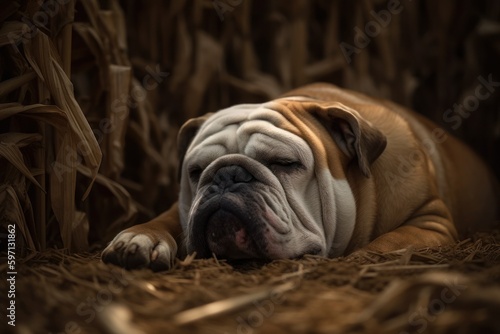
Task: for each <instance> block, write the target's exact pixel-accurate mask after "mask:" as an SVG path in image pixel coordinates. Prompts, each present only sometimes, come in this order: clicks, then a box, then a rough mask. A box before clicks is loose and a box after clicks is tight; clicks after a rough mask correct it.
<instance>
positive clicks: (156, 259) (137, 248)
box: [102, 227, 177, 271]
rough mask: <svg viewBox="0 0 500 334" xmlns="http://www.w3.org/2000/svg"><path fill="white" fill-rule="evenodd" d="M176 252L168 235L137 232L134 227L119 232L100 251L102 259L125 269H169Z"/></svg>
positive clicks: (173, 242)
mask: <svg viewBox="0 0 500 334" xmlns="http://www.w3.org/2000/svg"><path fill="white" fill-rule="evenodd" d="M176 253H177V244H176V243H175V240H174V239H173V238H172V237H171V236H170V235H164V236H161V237H160V236H158V235H155V234H154V233H138V232H135V231H134V227H132V228H129V229H127V230H125V231H123V232H121V233H119V234H118V235H117V236H116V237H115V238H114V239H113V240H112V241H111V242H110V243H109V245H108V247H106V249H104V251H103V252H102V261H103V262H105V263H112V264H116V265H118V266H121V267H124V268H126V269H135V268H150V269H152V270H153V271H161V270H167V269H169V268H170V267H171V266H172V264H173V261H174V259H175V256H176Z"/></svg>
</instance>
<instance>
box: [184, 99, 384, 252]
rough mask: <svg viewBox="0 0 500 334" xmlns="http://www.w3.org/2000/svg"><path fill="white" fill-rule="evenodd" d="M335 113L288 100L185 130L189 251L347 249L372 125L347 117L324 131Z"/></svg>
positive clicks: (242, 108) (236, 110)
mask: <svg viewBox="0 0 500 334" xmlns="http://www.w3.org/2000/svg"><path fill="white" fill-rule="evenodd" d="M311 108H312V109H314V110H315V111H317V112H316V113H315V112H311V110H307V109H311ZM325 110H332V109H331V108H324V107H321V106H319V107H318V105H314V106H313V105H312V104H310V103H309V104H308V103H302V102H299V101H296V100H293V99H282V100H276V101H272V102H269V103H266V104H259V105H237V106H234V107H231V108H228V109H225V110H221V111H219V112H217V113H215V114H212V115H209V116H205V117H203V118H199V119H196V120H192V121H191V122H188V123H187V124H186V125H185V126H184V127H183V129H182V130H181V133H180V135H179V142H180V151H181V155H182V159H181V161H182V165H181V180H180V181H181V192H180V198H179V208H180V216H181V224H182V226H183V229H184V231H185V234H186V242H187V245H186V246H187V250H188V252H193V251H196V252H197V254H198V256H200V257H207V256H210V255H211V254H212V253H214V254H215V255H216V256H218V257H222V258H229V259H240V258H264V259H278V258H294V257H298V256H301V255H304V254H320V255H334V256H335V255H339V254H341V253H342V252H343V251H344V250H345V248H346V246H347V243H348V240H349V238H350V235H351V234H352V231H353V228H354V221H355V217H356V208H355V203H354V197H353V194H352V191H351V189H350V187H349V184H348V182H347V181H346V178H345V170H346V168H347V166H348V164H349V162H350V161H351V160H352V159H353V158H354V157H355V156H357V157H358V159H359V160H360V164H361V160H363V157H359V154H362V153H359V152H358V153H357V152H356V150H358V151H359V149H360V148H359V147H361V146H362V144H361V139H362V138H360V137H359V136H357V135H356V133H355V131H356V130H359V129H361V128H362V127H361V126H359V124H358V127H357V128H356V129H353V124H354V123H352V122H351V123H352V124H351V123H350V122H349V120H344V119H343V118H339V117H336V119H337V123H335V122H334V123H335V124H337V125H338V126H334V127H330V126H324V125H321V124H320V121H321V120H325V119H328V120H329V124H330V125H331V124H332V123H331V122H330V121H331V120H332V119H334V118H335V117H330V116H328V115H326V114H324V113H323V116H318V115H322V111H323V112H324V111H325ZM335 110H341V109H339V108H337V109H335ZM318 111H319V112H318ZM344 113H346V111H342V112H341V113H340V114H344ZM312 114H316V116H312ZM336 114H339V113H338V112H337V113H336ZM349 114H350V115H352V113H351V112H349ZM353 119H354V120H355V118H353ZM346 124H347V125H346ZM354 127H356V124H354ZM331 129H334V130H331ZM351 130H354V131H351ZM332 131H333V132H332ZM362 132H363V131H362ZM335 133H336V134H339V135H338V136H337V135H335ZM336 136H337V137H338V140H334V139H335V137H336ZM384 145H385V143H384ZM362 149H364V148H362ZM382 150H383V148H382ZM379 154H380V153H379ZM365 158H366V157H365ZM368 163H371V161H369V162H368ZM361 169H362V168H361ZM367 173H369V171H367Z"/></svg>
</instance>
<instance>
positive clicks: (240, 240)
mask: <svg viewBox="0 0 500 334" xmlns="http://www.w3.org/2000/svg"><path fill="white" fill-rule="evenodd" d="M234 237H235V238H234V239H235V240H234V241H235V243H236V246H238V247H239V248H240V249H241V248H244V247H245V244H246V243H247V233H246V232H245V229H244V228H240V229H239V230H238V231H236V232H235V233H234Z"/></svg>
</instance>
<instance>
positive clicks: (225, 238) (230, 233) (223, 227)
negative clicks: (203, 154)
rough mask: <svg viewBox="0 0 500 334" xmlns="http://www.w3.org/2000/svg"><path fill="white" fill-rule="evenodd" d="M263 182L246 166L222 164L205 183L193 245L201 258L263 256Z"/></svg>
mask: <svg viewBox="0 0 500 334" xmlns="http://www.w3.org/2000/svg"><path fill="white" fill-rule="evenodd" d="M259 183H260V182H259V181H258V180H256V178H255V177H254V176H253V175H252V174H251V173H250V172H249V171H248V169H246V168H245V167H243V166H242V165H227V166H222V167H220V168H219V169H217V170H216V171H215V173H214V174H213V176H212V178H211V180H210V182H207V183H206V185H205V186H203V190H201V191H202V194H201V198H200V203H199V206H198V208H197V209H196V211H195V212H194V213H193V217H192V226H191V228H192V230H191V232H192V234H191V236H192V243H191V246H192V248H193V250H194V251H196V252H197V254H198V256H200V257H207V256H210V255H211V254H212V253H213V254H215V255H216V256H217V257H220V258H228V259H242V258H263V257H265V256H264V255H263V251H264V250H265V248H266V245H265V238H264V237H263V235H262V233H264V231H265V223H264V222H263V221H262V218H261V217H262V216H263V212H264V211H265V210H266V206H265V201H264V200H263V198H262V196H260V195H259V192H258V191H257V188H259Z"/></svg>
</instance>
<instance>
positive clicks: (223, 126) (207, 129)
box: [191, 102, 300, 147]
mask: <svg viewBox="0 0 500 334" xmlns="http://www.w3.org/2000/svg"><path fill="white" fill-rule="evenodd" d="M275 107H276V104H275V103H274V102H267V103H263V104H239V105H235V106H232V107H230V108H227V109H223V110H220V111H218V112H216V113H214V114H213V115H212V116H210V117H209V118H208V119H207V120H206V121H205V123H204V124H203V125H202V127H201V128H200V130H199V131H198V134H197V135H196V136H195V138H194V139H193V142H192V145H191V147H195V146H197V145H199V144H200V143H201V142H203V141H206V139H207V138H210V137H213V136H215V135H217V134H220V133H224V132H225V133H226V134H227V132H228V131H227V130H228V129H233V130H235V131H237V135H238V137H240V138H241V137H245V136H248V135H249V134H251V133H255V132H260V133H264V134H265V133H266V132H267V131H272V132H273V133H274V134H275V133H276V131H278V132H279V131H280V130H282V131H286V132H288V133H291V134H293V135H295V136H300V131H299V129H298V128H297V127H295V126H294V125H293V124H292V123H291V122H290V121H289V120H288V119H287V118H286V117H285V116H284V115H283V114H282V113H281V112H280V110H277V109H276V108H275Z"/></svg>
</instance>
